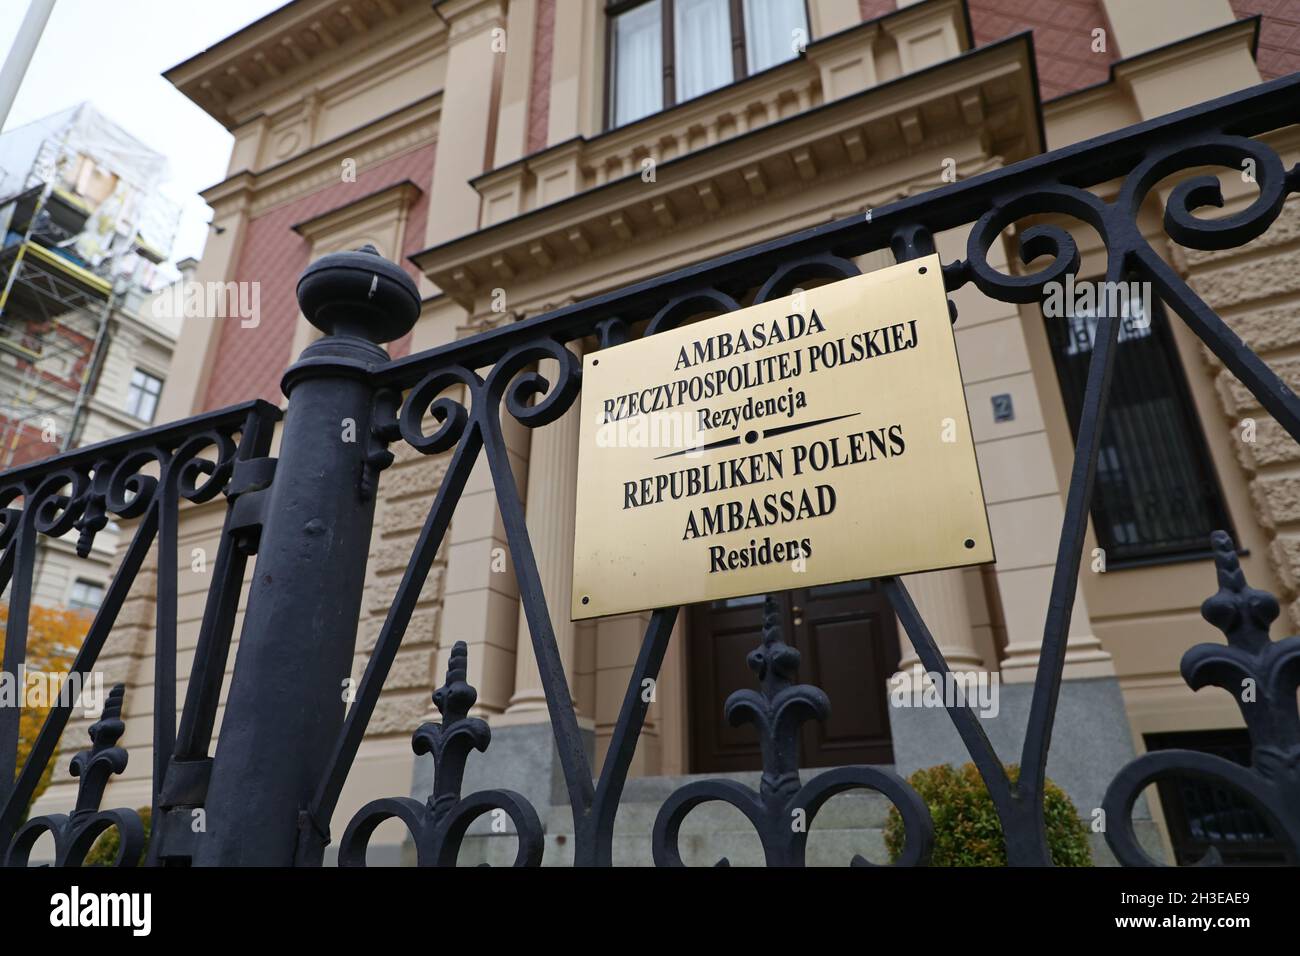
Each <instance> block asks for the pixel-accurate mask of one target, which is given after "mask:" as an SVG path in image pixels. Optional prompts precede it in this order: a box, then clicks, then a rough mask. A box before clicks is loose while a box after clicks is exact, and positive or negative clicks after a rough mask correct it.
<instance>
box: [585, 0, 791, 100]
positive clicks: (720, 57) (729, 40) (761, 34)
mask: <svg viewBox="0 0 1300 956" xmlns="http://www.w3.org/2000/svg"><path fill="white" fill-rule="evenodd" d="M607 10H608V13H609V20H610V33H609V37H610V41H609V45H610V57H609V59H610V72H609V76H610V97H609V123H610V126H623V125H624V124H626V123H631V122H633V121H635V120H639V119H641V118H642V117H644V116H649V115H650V114H652V113H657V112H659V111H660V110H662V109H664V108H665V107H668V106H674V105H676V104H677V103H684V102H686V101H687V100H689V99H693V98H694V97H697V96H703V95H704V94H705V93H708V92H711V91H712V90H716V89H718V88H719V87H723V86H726V85H727V84H729V83H733V82H735V81H736V80H738V79H741V78H742V77H745V76H750V75H752V74H754V73H758V72H760V71H762V70H766V69H768V68H769V67H773V66H776V65H777V64H779V63H784V62H785V61H787V60H792V59H794V58H795V57H796V56H797V55H798V52H799V50H800V49H802V47H803V43H804V42H805V41H806V39H807V36H808V20H807V15H806V12H805V10H804V0H609V3H608V4H607Z"/></svg>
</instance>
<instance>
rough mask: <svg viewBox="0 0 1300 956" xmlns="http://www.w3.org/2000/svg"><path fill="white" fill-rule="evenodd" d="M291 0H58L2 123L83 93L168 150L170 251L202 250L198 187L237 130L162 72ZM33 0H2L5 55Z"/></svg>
mask: <svg viewBox="0 0 1300 956" xmlns="http://www.w3.org/2000/svg"><path fill="white" fill-rule="evenodd" d="M284 5H285V0H57V2H56V3H55V5H54V13H53V15H51V17H50V22H49V23H48V24H47V25H46V27H45V33H44V35H43V36H42V37H41V43H40V46H39V47H37V49H36V55H35V56H34V57H33V58H32V63H31V67H30V68H29V69H28V71H27V76H26V78H25V79H24V80H23V85H22V87H21V88H20V89H19V91H18V99H17V101H16V102H15V103H14V106H13V109H12V110H11V111H10V113H9V118H8V120H6V122H5V126H4V128H5V129H10V128H12V127H14V126H21V125H22V124H24V123H27V122H30V121H31V120H34V119H40V118H41V117H42V116H47V115H49V114H50V113H56V112H58V111H59V110H61V109H65V108H67V107H69V106H75V105H76V104H77V103H80V102H82V101H84V100H88V101H90V102H91V103H93V104H94V106H95V108H96V109H98V110H99V111H100V112H101V113H103V114H104V115H105V116H107V117H108V118H109V119H111V120H113V121H114V122H115V123H117V124H118V125H119V126H121V127H122V128H123V129H125V130H126V131H127V132H128V133H130V134H131V135H132V136H134V137H136V139H138V140H140V141H141V142H142V143H144V144H145V145H146V146H149V147H151V148H153V149H156V150H157V151H158V152H160V153H163V154H164V155H166V156H167V159H168V162H169V165H170V181H169V182H168V183H167V185H166V186H165V187H164V189H163V191H164V192H165V193H166V194H167V195H168V196H169V197H170V198H172V199H174V200H176V201H177V202H180V203H181V204H182V206H183V208H184V214H183V216H182V218H181V231H180V234H179V236H178V237H177V242H176V246H175V248H174V249H173V255H172V261H176V260H177V259H183V258H185V257H186V256H194V257H196V258H198V257H199V256H201V255H202V252H203V243H204V241H205V240H206V238H207V225H206V223H207V222H208V220H209V219H211V218H212V211H211V210H210V209H209V208H208V207H207V206H206V205H205V204H204V202H203V200H201V199H199V197H198V195H197V193H198V191H199V190H200V189H203V188H205V187H207V186H211V185H212V184H213V183H216V182H220V181H221V179H222V178H223V177H224V176H225V174H226V163H227V161H228V160H229V159H230V146H231V143H232V138H231V136H230V134H229V133H227V132H226V130H225V128H224V127H223V126H221V124H220V123H218V122H217V121H216V120H214V119H212V118H211V117H210V116H208V115H207V114H206V113H205V112H203V110H201V109H199V107H197V106H195V105H194V104H193V103H192V102H190V101H189V100H188V99H187V98H186V97H184V96H182V95H181V94H180V93H179V92H177V90H176V88H175V87H173V86H172V85H171V84H170V83H168V82H167V81H166V80H164V79H163V78H162V75H161V74H162V72H163V70H166V69H167V68H169V67H172V66H175V65H176V64H177V63H180V62H181V61H182V60H185V59H188V58H189V57H191V56H193V55H194V54H195V53H198V52H199V51H201V50H203V49H205V48H207V47H209V46H212V45H213V44H214V43H217V42H218V41H220V40H221V39H223V38H224V37H227V36H229V35H230V34H231V33H233V32H235V31H236V30H238V29H239V28H240V27H242V26H245V25H247V24H249V23H252V22H253V21H254V20H257V19H258V18H260V17H262V16H265V15H266V14H267V13H269V12H271V11H272V10H274V9H276V8H277V7H281V6H284ZM26 9H27V0H0V51H3V54H4V55H6V56H7V55H8V52H9V49H10V47H11V46H12V44H13V40H14V35H15V34H16V33H17V32H18V24H19V22H20V21H21V20H22V17H23V14H24V13H25V12H26Z"/></svg>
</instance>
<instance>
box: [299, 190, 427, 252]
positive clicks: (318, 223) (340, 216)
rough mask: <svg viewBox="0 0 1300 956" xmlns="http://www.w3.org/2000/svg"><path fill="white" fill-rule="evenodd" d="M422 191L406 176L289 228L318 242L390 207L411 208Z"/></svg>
mask: <svg viewBox="0 0 1300 956" xmlns="http://www.w3.org/2000/svg"><path fill="white" fill-rule="evenodd" d="M421 193H422V190H421V189H420V187H419V186H417V185H415V183H413V182H411V181H410V180H409V179H404V180H402V181H401V182H399V183H394V184H393V185H391V186H386V187H384V188H383V189H377V190H375V191H374V192H372V193H369V194H368V195H365V196H362V197H361V198H360V199H356V200H354V201H352V202H350V203H348V204H347V205H345V206H339V207H338V208H337V209H331V210H330V211H329V212H326V213H322V214H321V215H319V216H312V217H311V218H310V219H304V220H303V221H302V222H298V223H294V224H293V225H292V226H290V227H289V228H291V229H292V230H293V231H294V232H296V233H298V235H300V236H302V237H303V238H304V239H307V240H309V241H311V242H314V241H316V239H317V238H319V237H320V236H322V235H326V234H328V233H332V232H337V231H339V230H341V229H344V228H346V227H347V226H349V225H351V224H355V223H360V222H363V221H365V220H367V219H371V218H373V217H374V216H376V215H377V214H379V213H381V212H384V211H386V210H394V209H409V208H410V207H411V205H412V204H414V202H415V201H416V200H417V199H418V198H419V197H420V195H421Z"/></svg>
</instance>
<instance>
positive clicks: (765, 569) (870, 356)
mask: <svg viewBox="0 0 1300 956" xmlns="http://www.w3.org/2000/svg"><path fill="white" fill-rule="evenodd" d="M582 374H583V378H582V383H583V385H582V409H581V415H582V424H581V438H580V444H579V451H578V488H577V521H576V524H575V528H574V562H573V608H572V617H573V619H574V620H581V619H585V618H592V617H600V616H602V615H606V614H618V613H623V612H627V611H639V610H646V609H649V608H655V607H665V606H672V605H680V604H693V603H697V602H700V601H710V600H716V599H720V598H727V597H737V596H740V595H746V594H757V593H760V592H765V591H783V590H787V589H790V588H796V587H808V586H811V585H816V584H831V583H835V582H839V581H854V580H859V579H863V578H874V577H880V576H882V575H887V574H906V573H911V572H917V571H929V570H934V569H938V568H950V567H958V566H964V565H970V564H981V563H985V562H989V561H992V560H993V545H992V540H991V537H990V534H989V527H988V516H987V514H986V511H985V505H984V495H983V492H982V489H981V487H980V477H979V471H978V468H977V467H976V462H975V446H974V442H973V440H972V438H971V432H970V421H969V417H968V415H967V409H966V396H965V392H964V390H963V388H962V382H961V371H960V369H959V368H958V365H957V349H956V344H955V342H954V340H953V332H952V324H951V322H950V320H949V315H948V302H947V297H946V294H945V292H944V287H943V276H942V273H941V272H940V263H939V258H938V256H930V257H928V258H926V259H919V260H914V261H912V262H907V263H903V264H900V265H897V266H892V267H890V268H888V269H882V270H879V271H877V272H872V273H868V274H867V275H862V276H856V277H854V278H851V279H844V280H842V281H839V282H834V283H831V284H829V285H824V286H821V287H819V288H816V289H810V290H807V291H797V292H796V293H795V294H794V295H791V296H786V297H785V298H781V299H775V300H773V301H770V302H765V303H763V304H762V305H756V306H752V307H750V308H747V309H740V310H737V311H735V312H731V313H729V314H727V315H723V316H719V317H718V318H714V319H709V320H707V321H703V322H697V323H694V324H692V325H688V326H686V327H684V328H680V329H674V330H670V331H667V332H664V333H662V334H659V335H654V336H650V337H648V338H643V339H639V340H637V341H635V342H629V343H627V344H625V345H620V346H616V347H614V348H608V349H604V350H602V351H599V352H596V353H593V354H589V355H588V356H586V359H585V361H584V367H583V373H582Z"/></svg>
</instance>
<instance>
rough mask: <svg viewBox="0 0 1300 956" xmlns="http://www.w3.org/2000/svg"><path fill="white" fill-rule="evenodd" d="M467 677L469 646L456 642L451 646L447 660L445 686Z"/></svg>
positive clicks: (462, 642)
mask: <svg viewBox="0 0 1300 956" xmlns="http://www.w3.org/2000/svg"><path fill="white" fill-rule="evenodd" d="M467 677H469V645H467V644H466V643H465V642H464V641H457V642H456V643H455V644H453V645H452V646H451V656H450V657H449V658H447V680H446V683H447V684H454V683H456V682H458V681H463V680H465V679H466V678H467Z"/></svg>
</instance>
